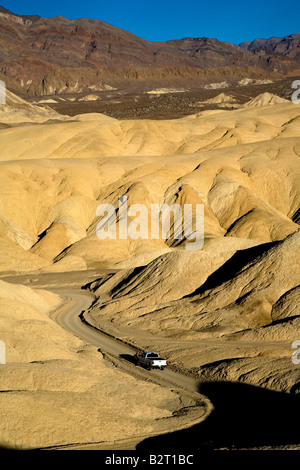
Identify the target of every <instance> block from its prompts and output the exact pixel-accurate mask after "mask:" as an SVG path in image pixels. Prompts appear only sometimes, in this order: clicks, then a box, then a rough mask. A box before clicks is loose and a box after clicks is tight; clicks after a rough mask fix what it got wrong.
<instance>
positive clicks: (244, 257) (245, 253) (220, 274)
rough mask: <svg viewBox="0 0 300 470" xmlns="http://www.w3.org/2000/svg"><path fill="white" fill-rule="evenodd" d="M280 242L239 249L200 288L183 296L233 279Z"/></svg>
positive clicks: (195, 293) (187, 296)
mask: <svg viewBox="0 0 300 470" xmlns="http://www.w3.org/2000/svg"><path fill="white" fill-rule="evenodd" d="M278 243H279V242H277V241H275V242H268V243H263V244H261V245H258V246H253V247H251V248H247V249H245V250H238V251H237V252H236V253H235V254H234V255H233V256H232V257H231V258H230V259H229V260H227V261H226V262H225V263H224V264H223V265H222V266H221V267H220V268H219V269H217V270H216V271H215V272H213V273H212V274H211V275H210V276H209V277H208V278H207V279H206V281H205V282H204V284H202V285H201V286H200V287H198V289H196V290H195V291H194V292H192V293H190V294H188V295H186V296H185V297H183V298H189V297H193V296H194V295H199V294H202V293H203V292H205V291H206V290H210V289H214V288H215V287H217V286H219V285H221V284H222V283H223V282H226V281H229V280H231V279H233V278H234V277H235V276H236V274H237V273H238V272H239V271H240V270H241V269H242V268H243V267H244V266H245V265H246V264H248V263H250V262H252V261H254V260H255V259H256V258H259V257H260V256H262V255H263V254H264V253H265V252H267V251H268V250H269V249H270V248H272V247H273V246H275V245H277V244H278Z"/></svg>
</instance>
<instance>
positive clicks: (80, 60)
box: [0, 7, 300, 94]
mask: <svg viewBox="0 0 300 470" xmlns="http://www.w3.org/2000/svg"><path fill="white" fill-rule="evenodd" d="M275 39H276V40H277V39H278V41H277V42H276V41H275V42H274V41H273V42H272V40H274V38H271V39H270V40H257V41H258V42H256V41H253V42H252V43H249V44H248V43H243V44H242V45H241V47H240V46H238V45H234V44H230V43H225V42H220V41H218V40H217V39H209V38H185V39H179V40H173V41H167V42H149V41H146V40H144V39H141V38H139V37H138V36H136V35H134V34H132V33H130V32H128V31H124V30H122V29H120V28H117V27H115V26H112V25H109V24H107V23H105V22H103V21H100V20H94V19H86V18H80V19H78V20H69V19H67V18H63V17H61V16H58V17H54V18H41V17H40V16H38V15H31V16H30V15H23V16H20V15H17V14H14V13H11V12H9V11H8V10H7V9H5V8H3V7H0V42H1V48H0V73H2V74H4V75H5V76H6V77H9V78H10V79H15V80H16V81H17V82H18V83H19V84H20V85H21V86H22V87H23V89H25V90H26V91H27V90H28V88H29V87H30V86H31V84H32V83H34V84H35V82H36V81H41V80H44V79H45V77H47V76H48V75H49V73H53V71H55V70H57V69H66V68H69V69H76V70H77V72H76V80H77V79H79V78H78V70H82V73H84V74H86V70H89V71H91V73H92V71H95V70H99V69H101V70H110V71H112V70H122V69H129V70H130V74H131V78H136V77H135V74H136V73H137V72H136V71H137V70H138V71H140V70H143V74H144V75H145V73H146V74H147V73H148V74H149V76H151V77H154V78H157V80H160V83H161V81H162V75H163V74H162V73H161V70H168V74H169V75H170V70H173V74H174V76H175V75H176V76H178V75H180V74H181V73H182V71H183V73H185V74H186V70H188V75H189V76H191V75H193V74H194V75H197V73H199V70H202V69H204V70H206V69H217V68H223V67H228V68H229V69H228V70H227V71H226V76H225V77H223V79H226V77H227V75H228V76H230V75H232V74H233V75H234V70H235V68H241V67H248V68H249V66H250V67H254V71H256V72H254V75H255V73H257V71H258V73H259V71H260V74H261V73H262V71H264V73H265V74H266V77H267V78H270V76H269V75H268V74H272V73H274V71H275V72H279V73H280V74H281V76H282V74H285V73H286V72H289V71H291V70H294V69H297V68H299V67H300V57H299V54H300V53H299V52H298V50H297V47H298V46H297V44H299V34H298V35H292V36H289V37H288V38H282V40H280V38H275ZM261 41H263V43H261ZM297 41H298V42H297ZM257 48H258V49H259V53H257ZM262 51H263V52H262ZM79 75H80V74H79ZM124 78H125V79H128V77H124ZM129 78H130V77H129ZM63 80H67V79H66V78H65V77H64V76H63ZM85 80H86V78H85ZM50 88H51V87H50ZM54 89H55V87H54ZM30 91H31V93H37V94H41V93H42V91H41V87H40V86H39V87H38V91H37V88H36V87H35V85H33V86H32V87H31V90H30Z"/></svg>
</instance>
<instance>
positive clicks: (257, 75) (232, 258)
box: [0, 7, 300, 452]
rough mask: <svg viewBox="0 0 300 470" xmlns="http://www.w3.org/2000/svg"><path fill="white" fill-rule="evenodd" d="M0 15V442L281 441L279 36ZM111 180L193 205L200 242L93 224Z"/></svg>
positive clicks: (299, 111) (289, 66) (286, 56)
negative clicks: (223, 35) (147, 357)
mask: <svg viewBox="0 0 300 470" xmlns="http://www.w3.org/2000/svg"><path fill="white" fill-rule="evenodd" d="M0 28H1V31H2V40H3V43H4V44H5V45H6V46H5V47H3V48H2V49H1V51H0V80H2V81H3V82H4V83H5V85H6V89H5V103H2V104H0V181H1V184H0V304H1V309H0V332H1V335H0V341H1V343H0V416H1V422H2V426H1V430H0V447H1V449H13V450H20V449H22V450H23V449H55V450H57V449H68V450H73V449H74V450H78V449H80V450H81V449H82V450H137V451H138V450H141V451H148V450H153V449H156V450H160V449H162V448H163V449H164V450H167V449H169V450H176V451H178V450H182V451H185V450H191V451H192V452H197V451H202V450H216V449H218V450H219V449H248V450H249V449H251V450H255V449H265V450H267V449H280V450H282V449H298V450H299V448H300V442H299V433H298V431H297V424H298V419H299V412H300V411H299V410H300V407H299V405H300V402H299V392H300V364H299V359H300V352H299V354H298V353H297V348H298V349H300V314H299V292H300V291H299V284H300V282H299V281H300V273H299V264H300V263H299V262H300V259H299V258H300V255H299V252H300V250H299V248H300V230H299V221H300V216H299V199H300V194H299V193H300V190H299V186H300V185H299V182H300V163H299V156H300V104H295V103H294V102H292V100H291V97H292V93H293V91H294V90H295V89H294V88H293V87H292V84H293V82H294V81H295V80H297V79H298V80H299V69H300V65H299V64H300V58H299V54H298V49H299V40H300V38H299V34H295V35H290V36H288V37H287V38H281V39H280V38H271V39H269V40H262V39H261V40H256V41H253V42H249V43H243V44H241V45H240V46H236V45H232V44H229V43H221V42H220V41H218V40H216V39H213V40H211V39H208V38H197V39H191V38H186V39H183V40H180V41H175V40H174V41H167V42H165V43H151V42H148V41H144V40H141V39H140V38H137V37H136V36H134V35H131V34H130V33H128V32H124V31H122V30H119V29H117V28H114V27H112V26H110V25H107V24H106V23H103V22H100V21H94V20H86V19H81V20H76V21H71V20H67V19H65V18H62V17H59V18H56V19H55V18H54V19H53V18H52V19H43V18H40V17H39V16H26V17H25V16H19V15H15V14H13V13H11V12H9V11H8V10H6V9H4V8H2V7H0ZM41 32H42V33H43V34H41ZM93 38H94V39H93ZM66 45H68V53H67V52H66V47H67V46H66ZM15 51H17V52H15ZM120 58H121V59H122V60H120ZM101 61H102V62H104V63H105V64H106V65H107V68H100V67H99V63H101ZM116 64H118V67H117V69H112V67H113V66H116ZM147 64H148V65H149V64H150V65H149V67H148V65H147ZM124 197H126V200H127V204H128V207H130V206H133V205H134V204H139V205H141V204H142V205H143V207H144V208H145V209H146V210H147V211H148V214H149V213H150V210H151V207H152V206H153V205H162V204H166V205H167V206H169V207H170V206H172V205H173V204H177V205H179V206H180V207H181V208H184V207H185V205H186V204H189V205H191V206H196V205H197V204H201V205H203V206H204V237H203V238H204V240H203V246H201V247H198V248H197V249H191V240H189V238H188V235H189V234H187V233H184V237H181V238H178V237H176V234H177V233H178V226H177V224H176V223H175V220H174V219H171V224H170V236H169V237H168V238H165V237H163V236H162V233H160V236H158V237H157V238H154V237H151V234H152V232H151V229H150V223H149V222H150V219H149V218H147V216H144V218H141V217H139V218H138V217H137V213H136V214H135V215H134V214H132V213H130V214H129V215H128V218H127V222H126V229H128V226H129V225H131V226H132V224H134V223H136V225H135V227H137V230H136V234H137V236H136V237H135V238H134V237H130V236H127V237H115V238H109V237H107V238H105V239H100V238H99V231H98V228H99V223H101V221H102V222H103V219H102V218H101V217H102V216H101V215H100V214H99V212H98V210H99V207H100V206H102V207H103V205H111V206H113V207H115V208H116V210H117V209H118V207H119V201H120V198H124ZM122 200H123V199H122ZM191 219H192V220H193V223H194V224H195V223H196V219H195V216H192V217H191ZM137 220H138V221H139V223H137ZM151 222H152V220H151ZM177 222H178V221H177ZM121 224H123V222H122V219H121V215H120V209H119V212H117V216H116V233H118V234H120V233H121ZM142 225H145V226H146V230H145V231H144V232H143V234H144V236H142V235H141V232H142V228H144V227H142ZM123 228H124V226H123ZM151 228H152V227H151ZM145 234H146V235H147V236H145ZM127 235H128V234H127ZM3 345H4V346H5V351H4V353H3ZM140 350H149V351H157V352H159V353H160V355H161V356H162V357H163V358H165V359H166V360H167V362H168V367H167V368H166V370H165V371H159V370H158V371H156V370H151V371H148V370H145V369H143V368H141V367H139V366H136V365H135V364H134V361H133V355H134V354H135V352H136V351H140Z"/></svg>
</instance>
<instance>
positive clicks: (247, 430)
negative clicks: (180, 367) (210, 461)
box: [137, 382, 300, 453]
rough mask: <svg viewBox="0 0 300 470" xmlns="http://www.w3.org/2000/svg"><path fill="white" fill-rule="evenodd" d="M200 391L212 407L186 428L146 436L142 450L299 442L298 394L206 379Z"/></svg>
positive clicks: (239, 447)
mask: <svg viewBox="0 0 300 470" xmlns="http://www.w3.org/2000/svg"><path fill="white" fill-rule="evenodd" d="M199 393H201V394H203V395H205V396H206V397H208V398H209V399H210V400H211V402H212V403H213V405H214V410H213V411H212V413H211V414H210V415H209V416H208V417H207V419H206V420H205V421H203V422H202V423H199V424H197V425H195V426H192V427H191V428H189V429H185V430H182V431H176V432H173V433H169V434H166V435H161V436H156V437H152V438H149V439H145V440H144V441H143V442H141V443H140V444H138V446H137V450H138V451H141V452H147V451H150V450H151V452H155V450H157V451H159V450H160V451H161V450H163V451H164V453H166V451H167V450H168V451H177V452H178V451H187V450H189V451H197V450H198V451H199V450H217V449H221V448H228V449H233V448H235V449H241V448H245V449H251V448H255V447H261V446H274V447H275V446H282V445H295V444H299V442H300V434H299V422H300V421H299V418H300V396H299V395H290V394H288V393H282V392H275V391H270V390H267V389H263V388H260V387H256V386H251V385H246V384H241V383H232V382H206V383H202V384H200V385H199Z"/></svg>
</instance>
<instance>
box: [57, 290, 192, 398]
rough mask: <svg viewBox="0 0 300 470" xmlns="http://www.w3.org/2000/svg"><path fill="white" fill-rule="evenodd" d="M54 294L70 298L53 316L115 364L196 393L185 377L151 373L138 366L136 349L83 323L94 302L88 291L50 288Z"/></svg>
mask: <svg viewBox="0 0 300 470" xmlns="http://www.w3.org/2000/svg"><path fill="white" fill-rule="evenodd" d="M51 291H52V292H54V293H55V294H58V295H60V296H61V297H64V298H66V299H67V302H66V303H65V304H64V305H63V306H62V307H60V308H59V309H57V310H56V311H55V312H53V313H52V315H51V317H52V318H53V319H54V320H55V321H56V322H57V323H58V324H59V325H60V326H62V327H63V328H65V329H66V330H68V331H70V332H72V333H73V334H74V335H76V336H78V337H79V338H81V339H83V340H84V341H87V342H88V343H90V344H93V345H95V346H97V347H99V348H100V349H101V352H102V353H104V354H105V355H106V357H107V358H109V359H110V360H111V361H112V362H113V363H114V364H115V365H117V366H118V367H120V368H121V369H123V370H125V371H126V372H128V373H131V374H132V375H135V376H136V375H137V374H138V375H139V376H140V377H144V378H145V379H146V380H151V381H153V382H155V383H159V384H160V385H163V386H171V387H172V386H176V387H179V388H182V389H185V390H187V391H191V392H197V386H198V383H197V382H196V381H195V380H193V379H192V378H190V377H187V376H185V375H183V374H180V373H178V372H174V371H173V370H171V369H168V368H166V369H165V370H164V371H160V370H152V371H151V372H149V371H146V370H145V369H142V368H141V367H137V366H135V365H134V364H133V363H132V362H131V361H130V359H131V358H132V356H133V355H134V354H135V352H136V349H134V348H133V347H130V346H129V345H127V344H125V343H123V342H122V341H120V340H118V339H116V338H113V337H110V336H109V335H107V334H105V333H103V332H101V331H99V330H96V329H95V328H93V327H91V326H89V325H88V324H86V323H84V322H82V321H81V319H80V317H79V314H80V313H81V312H82V311H83V310H86V309H87V308H88V307H89V306H90V305H91V303H92V301H93V297H92V295H91V294H90V293H89V292H88V291H83V290H80V289H78V288H60V289H53V288H51ZM126 358H127V359H126Z"/></svg>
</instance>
